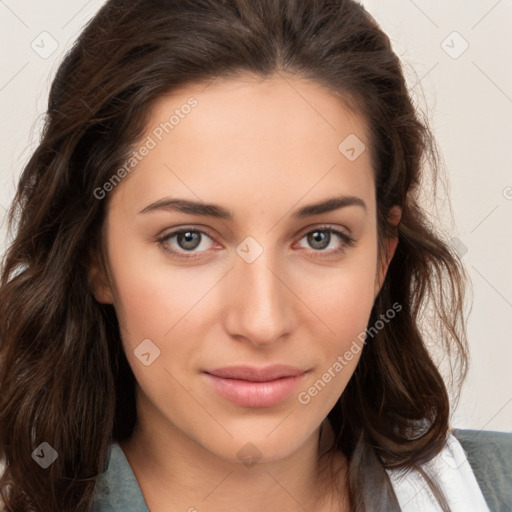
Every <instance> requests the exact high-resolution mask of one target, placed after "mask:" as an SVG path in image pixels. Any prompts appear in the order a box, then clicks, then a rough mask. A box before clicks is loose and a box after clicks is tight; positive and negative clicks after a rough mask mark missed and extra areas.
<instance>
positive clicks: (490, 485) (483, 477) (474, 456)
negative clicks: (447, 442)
mask: <svg viewBox="0 0 512 512" xmlns="http://www.w3.org/2000/svg"><path fill="white" fill-rule="evenodd" d="M452 434H453V436H454V437H455V438H456V439H457V440H458V441H459V443H460V444H461V446H462V448H463V449H464V452H465V454H466V457H467V460H468V462H469V464H470V466H471V469H472V470H473V473H474V475H475V477H476V479H477V481H478V484H479V486H480V489H481V491H482V494H483V495H484V497H485V500H486V501H487V504H488V506H489V508H490V509H491V511H494V510H512V433H507V432H493V431H486V430H461V429H455V430H454V431H453V432H452Z"/></svg>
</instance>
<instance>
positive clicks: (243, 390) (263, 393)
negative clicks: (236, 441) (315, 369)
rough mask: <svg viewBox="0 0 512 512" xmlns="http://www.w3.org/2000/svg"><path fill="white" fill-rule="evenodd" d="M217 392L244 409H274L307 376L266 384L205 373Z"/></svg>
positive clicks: (296, 376)
mask: <svg viewBox="0 0 512 512" xmlns="http://www.w3.org/2000/svg"><path fill="white" fill-rule="evenodd" d="M204 375H206V377H207V379H208V380H209V381H210V383H211V384H212V385H213V387H214V388H215V390H216V391H217V392H218V393H219V394H220V395H222V396H223V397H224V398H227V399H228V400H230V401H231V402H234V403H235V404H237V405H241V406H243V407H272V406H274V405H277V404H279V403H280V402H282V401H283V400H285V399H286V398H288V397H289V396H290V395H291V394H292V393H293V391H294V390H295V389H296V388H297V387H298V385H299V384H300V382H301V380H302V378H303V377H304V375H305V374H301V375H295V376H293V377H283V378H281V379H276V380H270V381H266V382H250V381H247V380H238V379H226V378H222V377H217V376H215V375H211V374H209V373H205V374H204Z"/></svg>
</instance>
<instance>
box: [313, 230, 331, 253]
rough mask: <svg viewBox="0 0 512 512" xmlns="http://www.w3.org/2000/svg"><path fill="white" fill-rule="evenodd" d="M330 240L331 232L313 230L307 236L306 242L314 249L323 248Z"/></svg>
mask: <svg viewBox="0 0 512 512" xmlns="http://www.w3.org/2000/svg"><path fill="white" fill-rule="evenodd" d="M330 240H331V234H330V233H328V232H326V231H313V232H312V233H310V234H309V236H308V242H309V243H310V245H311V246H312V247H313V248H314V249H325V248H326V247H327V246H328V245H329V242H330Z"/></svg>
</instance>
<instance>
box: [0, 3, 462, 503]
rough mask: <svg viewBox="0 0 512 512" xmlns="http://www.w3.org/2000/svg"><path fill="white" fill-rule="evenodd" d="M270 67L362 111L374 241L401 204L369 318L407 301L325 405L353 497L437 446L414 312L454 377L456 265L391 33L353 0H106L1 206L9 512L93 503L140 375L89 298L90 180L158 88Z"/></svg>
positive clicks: (390, 499) (101, 205)
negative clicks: (426, 202) (430, 211)
mask: <svg viewBox="0 0 512 512" xmlns="http://www.w3.org/2000/svg"><path fill="white" fill-rule="evenodd" d="M281 72H287V73H292V74H294V75H297V76H300V77H304V78H309V79H312V80H314V81H316V82H317V83H319V84H321V85H323V86H325V87H326V88H327V89H328V90H329V91H331V92H332V93H333V94H336V95H338V96H339V98H340V99H341V100H342V101H344V102H345V103H346V104H347V105H350V107H351V108H352V109H353V110H354V111H355V112H357V113H358V114H359V115H360V116H362V118H363V119H364V120H365V121H366V123H367V126H368V128H369V133H370V140H369V150H370V153H371V157H372V164H373V170H374V176H375V186H376V194H377V207H378V212H377V215H378V233H379V235H378V236H379V250H380V251H382V250H383V249H384V245H383V244H384V241H385V239H386V237H388V236H393V235H394V234H395V231H394V230H393V229H391V227H390V226H389V225H388V223H387V215H388V213H389V211H390V209H391V208H392V206H394V205H399V206H400V207H401V208H402V218H401V222H400V224H399V226H398V230H397V233H398V240H399V243H398V247H397V250H396V253H395V256H394V258H393V260H392V262H391V264H390V266H389V269H388V274H387V276H386V279H385V282H384V284H383V287H382V289H381V291H380V293H379V295H378V297H377V299H376V301H375V304H374V307H373V310H372V314H371V318H370V325H373V324H374V323H375V322H376V321H377V320H378V319H379V318H381V315H382V314H384V313H385V312H386V311H387V310H388V309H389V308H390V307H391V306H392V304H394V303H396V302H398V303H399V304H400V305H401V306H402V308H403V309H402V311H401V312H400V314H397V315H396V318H394V319H393V321H392V322H389V323H385V325H384V327H383V328H382V329H380V330H379V332H378V333H377V334H376V335H375V336H374V337H373V338H372V340H371V342H369V343H368V344H367V345H366V346H365V348H364V350H363V351H362V355H361V359H360V362H359V364H358V366H357V369H356V371H355V373H354V375H353V377H352V378H351V380H350V382H349V384H348V386H347V388H346V389H345V391H344V392H343V394H342V396H341V397H340V399H339V400H338V402H337V403H336V405H335V407H334V408H333V409H332V411H331V412H330V413H329V419H330V421H331V423H332V425H333V428H334V432H335V436H336V443H335V449H337V450H342V451H343V452H344V453H345V454H346V455H347V457H348V459H349V461H350V465H349V478H348V481H349V486H350V495H351V500H352V503H353V507H354V510H357V511H363V510H388V508H387V507H388V506H389V504H395V506H397V503H396V497H395V495H394V492H393V490H392V487H391V484H390V481H389V479H388V478H387V475H386V473H385V471H384V469H383V468H391V467H395V468H406V469H420V470H421V468H419V466H420V465H421V464H423V463H424V462H426V461H428V460H430V459H431V458H432V457H433V456H435V455H436V454H438V453H439V452H440V450H441V449H442V447H443V446H444V444H445V442H446V437H447V433H448V431H449V397H448V393H447V389H446V386H445V384H444V381H443V379H442V377H441V375H440V373H439V371H438V369H437V367H436V365H435V364H434V362H433V360H432V358H431V356H430V355H429V351H428V350H427V339H426V338H425V332H424V331H423V332H422V331H421V330H420V322H422V321H423V318H422V315H423V312H424V307H425V305H426V304H427V303H428V304H431V306H430V307H431V311H430V321H431V324H430V325H431V326H433V328H435V329H436V332H437V333H438V334H439V337H438V339H437V343H438V345H439V347H441V348H442V349H445V350H446V351H447V352H448V353H449V354H450V355H451V356H453V361H454V362H456V363H458V366H457V365H453V368H454V371H455V370H457V371H456V372H455V373H456V375H459V376H460V379H459V381H458V382H459V384H460V382H462V379H463V377H464V376H465V371H466V363H467V348H466V339H465V327H464V318H463V314H464V308H463V306H464V304H463V302H464V301H463V298H464V282H465V279H466V274H465V271H464V269H463V267H462V265H461V262H460V260H459V258H458V257H457V255H456V254H455V253H453V252H452V251H451V250H450V248H449V247H450V246H449V244H448V243H447V242H446V241H444V240H443V238H442V236H441V235H440V234H439V233H438V232H437V231H436V229H434V227H433V226H432V225H431V223H430V222H429V220H428V215H427V214H426V212H425V211H424V210H423V209H422V207H421V206H420V205H419V199H418V194H419V192H420V190H421V187H422V182H423V180H422V178H423V176H422V173H427V172H428V173H429V174H427V175H426V176H427V177H430V179H431V180H432V182H433V183H436V181H437V180H438V170H439V168H440V166H439V157H438V156H437V153H436V146H435V142H434V140H433V137H432V135H431V133H430V131H429V129H428V126H427V123H426V122H423V121H422V120H420V118H419V115H418V113H417V112H416V110H415V108H414V106H413V103H412V101H411V98H410V96H409V92H408V90H407V87H406V83H405V80H404V76H403V73H402V69H401V65H400V62H399V59H398V57H397V56H396V55H395V53H394V52H393V51H392V48H391V44H390V41H389V38H388V37H387V36H386V35H385V34H384V33H383V31H382V30H381V29H380V27H379V26H378V24H377V23H376V22H375V20H374V19H373V18H372V17H371V16H370V15H369V14H368V13H367V12H366V11H365V9H364V8H363V7H362V6H361V5H359V4H358V3H357V2H355V1H353V0H300V1H298V0H258V1H253V0H179V1H178V0H142V1H134V0H110V1H108V2H106V4H105V5H104V6H103V7H102V8H101V9H100V11H99V12H98V13H97V14H96V16H95V17H94V18H93V19H92V20H91V21H90V22H89V24H88V25H87V27H86V28H85V29H84V30H83V32H82V33H81V35H80V36H79V38H78V40H77V41H76V42H75V44H74V46H73V48H72V49H71V50H70V51H69V52H68V54H67V55H66V57H65V59H64V61H63V63H62V64H61V66H60V67H59V70H58V72H57V75H56V77H55V79H54V82H53V84H52V88H51V91H50V98H49V104H48V110H47V114H46V123H45V127H44V131H43V134H42V138H41V141H40V143H39V145H38V147H37V149H36V150H35V152H34V153H33V155H32V157H31V158H30V160H29V162H28V163H27V165H26V166H25V168H24V171H23V173H22V175H21V178H20V181H19V185H18V189H17V193H16V196H15V199H14V202H13V205H12V207H11V211H10V226H11V229H13V227H14V226H15V228H16V233H15V238H14V240H13V242H12V244H11V245H10V247H9V249H8V251H7V253H6V256H5V260H4V264H3V272H2V281H1V285H2V288H1V291H0V390H1V392H0V458H2V459H4V462H5V466H6V467H5V471H4V473H3V475H2V476H1V479H0V492H1V497H2V499H3V501H4V502H5V506H6V507H7V510H8V511H17V512H19V511H26V510H34V509H35V510H52V511H53V512H64V511H69V510H73V511H77V512H80V511H83V512H85V511H87V510H88V509H89V507H90V503H91V497H92V493H93V491H94V485H95V478H96V476H97V474H98V472H99V471H101V470H102V467H103V464H104V461H105V459H106V455H107V452H108V448H109V445H110V443H111V442H112V440H117V441H121V440H124V439H126V438H128V437H129V436H130V435H131V432H132V429H133V426H134V422H135V417H136V416H135V415H136V409H135V401H134V376H133V373H132V372H131V369H130V367H129V365H128V362H127V360H126V357H125V355H124V352H123V350H122V346H121V343H120V333H119V327H118V323H117V319H116V315H115V312H114V309H113V307H112V306H110V305H103V304H100V303H98V302H97V301H96V300H95V299H94V296H93V294H92V291H91V287H90V283H89V279H88V272H89V262H90V257H91V255H92V254H94V253H95V252H96V253H99V252H101V247H102V243H101V237H100V231H101V227H102V223H103V219H104V216H105V203H106V201H101V200H98V199H97V198H96V197H95V195H94V194H93V191H94V190H95V189H96V188H97V187H101V186H102V184H104V183H106V182H107V181H108V180H109V179H110V178H111V176H112V175H113V174H114V172H115V171H116V170H117V169H119V168H120V167H121V166H122V165H123V163H124V162H125V161H126V159H127V157H128V156H129V155H130V153H131V151H132V150H133V148H134V145H135V144H136V142H137V141H138V140H139V138H140V137H141V136H142V135H143V133H144V129H145V127H146V123H147V120H148V112H149V109H150V107H151V105H152V104H153V102H154V101H155V100H156V99H157V98H159V97H160V96H161V95H162V94H164V93H169V92H170V91H172V90H174V89H176V88H177V87H182V86H186V85H187V84H192V83H198V82H204V81H207V80H213V79H214V78H215V77H223V78H230V77H233V78H235V77H237V76H240V75H241V74H245V73H252V74H254V75H256V76H260V77H263V78H265V77H268V76H271V75H272V74H275V73H281ZM340 142H341V141H340ZM427 164H429V165H427ZM456 366H457V368H456ZM43 441H46V442H48V443H49V444H50V445H51V446H52V447H54V448H55V450H56V451H57V452H58V458H57V460H56V461H55V462H54V463H53V464H52V465H51V466H50V467H49V468H47V469H45V470H43V469H41V468H39V467H38V466H37V465H36V464H35V462H34V460H33V459H32V456H31V454H32V452H33V450H34V449H35V448H36V447H37V446H38V445H39V444H40V443H41V442H43ZM430 484H431V485H432V486H433V489H434V492H435V494H436V496H437V497H438V499H439V500H440V501H441V502H443V497H442V495H441V493H440V492H438V489H437V490H436V488H435V487H436V486H435V484H434V483H433V482H430ZM443 507H444V508H445V510H446V509H447V508H446V505H443Z"/></svg>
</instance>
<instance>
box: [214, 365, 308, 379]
mask: <svg viewBox="0 0 512 512" xmlns="http://www.w3.org/2000/svg"><path fill="white" fill-rule="evenodd" d="M306 371H307V370H301V369H300V368H296V367H294V366H289V365H285V364H275V365H272V366H265V367H263V368H257V367H255V366H227V367H225V368H216V369H215V370H208V371H206V372H205V373H209V374H210V375H214V376H215V377H222V378H224V379H238V380H247V381H250V382H267V381H271V380H276V379H282V378H284V377H296V376H297V375H302V374H304V373H306Z"/></svg>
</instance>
